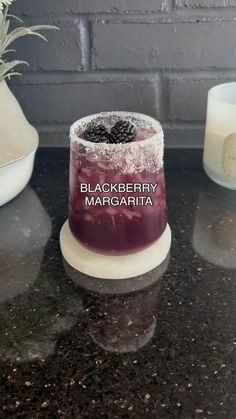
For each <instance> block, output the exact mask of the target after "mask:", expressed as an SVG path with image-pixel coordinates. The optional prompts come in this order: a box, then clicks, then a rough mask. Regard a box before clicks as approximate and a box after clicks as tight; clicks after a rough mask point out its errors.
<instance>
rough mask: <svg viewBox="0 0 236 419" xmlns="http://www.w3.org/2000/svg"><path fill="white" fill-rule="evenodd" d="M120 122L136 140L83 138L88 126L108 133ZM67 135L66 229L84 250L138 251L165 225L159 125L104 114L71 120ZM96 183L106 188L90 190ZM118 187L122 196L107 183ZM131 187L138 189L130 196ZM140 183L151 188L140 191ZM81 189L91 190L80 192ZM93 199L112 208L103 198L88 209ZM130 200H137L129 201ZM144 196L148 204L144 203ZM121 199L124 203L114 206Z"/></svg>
mask: <svg viewBox="0 0 236 419" xmlns="http://www.w3.org/2000/svg"><path fill="white" fill-rule="evenodd" d="M119 120H125V121H129V122H130V123H132V124H133V125H134V126H135V128H136V131H137V136H136V139H135V141H133V142H130V143H126V144H110V143H108V144H106V143H93V142H90V141H87V140H85V139H83V138H82V134H83V132H84V131H85V130H86V129H87V128H89V127H91V126H97V125H99V124H103V125H105V126H106V127H107V129H108V130H109V129H110V127H112V126H113V125H114V124H115V123H116V122H117V121H119ZM70 135H71V157H70V198H69V226H70V230H71V232H72V234H73V236H74V237H75V238H76V239H77V240H78V241H79V242H80V243H81V244H82V245H83V246H84V247H86V248H88V249H89V250H92V251H95V252H97V253H101V254H105V255H126V254H129V253H134V252H138V251H140V250H142V249H145V248H147V247H148V246H150V245H152V244H153V243H154V242H156V241H157V240H158V239H159V238H160V237H161V236H162V234H163V233H164V231H165V229H166V225H167V207H166V188H165V176H164V166H163V149H164V142H163V131H162V127H161V124H160V123H159V122H157V121H156V120H155V119H153V118H151V117H149V116H146V115H143V114H137V113H131V112H104V113H100V114H96V115H92V116H89V117H86V118H82V119H80V120H79V121H77V122H75V123H74V124H73V125H72V127H71V132H70ZM98 184H99V185H106V191H105V192H101V191H96V192H94V190H95V189H96V185H98ZM120 184H124V185H125V186H126V187H125V192H117V190H115V191H110V190H109V189H110V188H109V187H110V185H120ZM128 184H129V185H131V186H130V190H132V191H131V192H129V187H127V185H128ZM134 184H136V185H141V189H140V190H139V189H138V188H139V186H137V189H136V192H134V191H133V185H134ZM144 184H145V185H149V187H150V185H153V187H152V188H151V187H150V189H149V190H148V186H147V189H146V190H144V188H143V185H144ZM81 185H88V186H89V188H90V189H89V190H87V191H84V190H83V188H82V187H81ZM92 197H93V198H94V199H95V200H96V198H97V197H99V198H101V199H103V198H104V197H106V198H109V200H110V202H111V201H112V202H113V205H111V203H108V200H107V201H106V203H105V204H104V205H95V204H94V202H95V201H93V205H92V204H91V202H92V201H91V198H92ZM130 197H132V198H133V197H134V198H138V199H139V202H137V200H135V202H133V201H132V203H130V202H131V201H130V200H128V198H130ZM148 197H149V198H151V201H152V204H145V202H147V201H145V200H146V199H147V198H148ZM112 198H113V200H112ZM121 198H125V203H122V204H121V205H119V204H117V202H120V200H121ZM140 198H141V199H140ZM142 198H143V199H142ZM88 202H90V205H88ZM127 202H128V204H127ZM141 202H142V204H141ZM149 202H150V201H149Z"/></svg>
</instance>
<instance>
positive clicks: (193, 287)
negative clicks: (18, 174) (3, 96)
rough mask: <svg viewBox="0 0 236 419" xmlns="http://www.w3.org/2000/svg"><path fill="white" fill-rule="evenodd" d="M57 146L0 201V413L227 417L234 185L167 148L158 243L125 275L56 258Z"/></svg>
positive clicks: (234, 339)
mask: <svg viewBox="0 0 236 419" xmlns="http://www.w3.org/2000/svg"><path fill="white" fill-rule="evenodd" d="M68 159H69V151H68V150H65V149H41V150H40V151H39V152H38V154H37V159H36V167H35V171H34V175H33V178H32V180H31V182H30V186H28V187H27V188H26V189H25V191H24V192H23V193H22V194H21V195H20V196H18V197H17V198H16V199H15V200H13V201H12V202H10V203H9V204H7V205H5V206H4V207H2V208H0V226H1V235H0V405H1V412H0V418H9V417H10V418H27V419H28V418H29V419H30V418H68V419H74V418H75V419H78V418H92V419H93V418H99V419H103V418H104V419H105V418H109V419H113V418H114V419H115V418H136V419H139V418H145V419H149V418H150V419H159V418H168V419H173V418H184V419H185V418H186V419H191V418H194V419H195V418H196V419H198V418H199V419H201V418H212V419H218V418H219V419H221V418H226V419H235V417H236V378H235V365H236V356H235V352H236V193H235V192H233V191H230V190H227V189H224V188H222V187H220V186H217V185H216V184H214V183H213V182H211V181H210V180H209V179H208V178H207V176H206V175H205V174H204V172H203V170H202V167H201V151H200V150H192V151H190V150H169V151H167V153H166V177H167V188H168V201H169V222H170V225H171V228H172V232H173V243H172V248H171V253H170V256H169V257H168V258H167V259H166V261H165V262H164V263H163V264H162V265H161V267H159V268H158V269H156V270H154V271H153V272H151V273H149V274H147V275H144V276H143V277H139V278H137V280H132V281H128V280H127V281H121V282H119V281H118V282H117V281H116V282H115V283H114V282H113V283H112V284H111V283H110V281H102V280H93V279H91V278H88V277H85V276H84V275H81V274H79V273H76V272H75V271H74V270H73V269H71V268H70V267H69V266H68V265H67V264H66V263H65V262H63V260H62V257H61V252H60V247H59V242H58V237H59V231H60V227H61V226H62V224H63V222H64V220H65V219H66V217H67V202H68Z"/></svg>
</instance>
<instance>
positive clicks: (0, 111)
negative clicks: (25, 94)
mask: <svg viewBox="0 0 236 419" xmlns="http://www.w3.org/2000/svg"><path fill="white" fill-rule="evenodd" d="M13 1H14V0H2V1H1V0H0V184H1V188H0V206H1V205H3V204H5V203H6V202H8V201H10V200H11V199H12V198H14V197H15V196H16V195H18V193H20V192H21V191H22V190H23V189H24V187H25V186H26V185H27V183H28V181H29V179H30V177H31V174H32V170H33V165H34V158H35V153H36V150H37V147H38V141H39V138H38V133H37V131H36V129H35V128H34V127H32V126H31V125H30V124H29V122H28V121H27V120H26V118H25V116H24V113H23V111H22V109H21V107H20V105H19V103H18V102H17V100H16V98H15V97H14V95H13V94H12V92H11V91H10V89H9V87H8V85H7V83H6V79H7V78H8V79H9V78H10V77H12V76H15V75H20V73H19V72H18V71H17V70H16V68H17V66H18V65H20V64H27V63H26V62H25V61H20V60H13V61H8V60H7V58H6V57H7V54H8V53H9V52H12V51H13V50H12V49H11V45H12V43H13V42H14V41H15V40H16V39H18V38H21V37H24V36H28V35H34V36H38V37H40V38H42V39H43V40H46V38H45V37H44V36H43V35H42V34H41V33H40V32H39V31H41V30H44V29H57V28H55V27H53V26H49V25H37V26H31V27H24V26H23V25H22V23H23V22H22V21H21V19H19V18H18V17H15V16H12V15H9V14H8V8H9V5H10V4H11V3H12V2H13ZM10 19H15V20H16V22H17V23H18V24H19V25H18V26H17V27H16V28H13V29H12V30H10V29H9V26H10Z"/></svg>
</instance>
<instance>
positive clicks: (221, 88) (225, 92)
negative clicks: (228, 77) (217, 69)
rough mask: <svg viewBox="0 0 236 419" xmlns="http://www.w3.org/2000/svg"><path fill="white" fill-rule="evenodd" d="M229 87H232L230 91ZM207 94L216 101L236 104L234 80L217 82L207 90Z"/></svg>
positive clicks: (235, 84) (231, 104)
mask: <svg viewBox="0 0 236 419" xmlns="http://www.w3.org/2000/svg"><path fill="white" fill-rule="evenodd" d="M229 88H230V89H232V90H231V91H230V92H229ZM208 95H209V96H210V97H211V98H213V99H214V100H216V101H217V102H221V103H224V104H226V105H230V106H236V82H228V83H221V84H217V85H215V86H213V87H212V88H211V89H210V90H209V91H208Z"/></svg>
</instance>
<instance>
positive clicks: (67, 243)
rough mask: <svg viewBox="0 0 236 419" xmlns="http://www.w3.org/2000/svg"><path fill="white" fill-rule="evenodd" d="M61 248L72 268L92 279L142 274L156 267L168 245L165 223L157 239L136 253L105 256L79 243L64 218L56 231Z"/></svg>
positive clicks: (167, 250)
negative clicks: (60, 226)
mask: <svg viewBox="0 0 236 419" xmlns="http://www.w3.org/2000/svg"><path fill="white" fill-rule="evenodd" d="M60 245H61V251H62V254H63V256H64V258H65V259H66V261H67V262H68V263H69V265H71V266H72V267H73V268H74V269H76V270H77V271H79V272H82V273H84V274H86V275H89V276H93V277H95V278H104V279H105V278H106V279H124V278H132V277H134V276H138V275H142V274H145V273H146V272H149V271H151V270H152V269H154V268H156V267H157V266H159V265H160V264H161V263H162V262H163V260H164V259H165V258H166V256H167V254H168V252H169V250H170V246H171V230H170V226H169V224H167V226H166V229H165V231H164V233H163V234H162V236H161V237H160V239H159V240H158V241H157V242H156V243H154V244H153V245H151V246H150V247H148V248H147V249H144V250H142V251H140V252H137V253H133V254H131V255H124V256H106V255H101V254H99V253H95V252H92V251H91V250H88V249H86V248H85V247H84V246H82V245H81V244H80V243H79V242H78V241H77V240H76V239H75V238H74V236H73V234H72V233H71V231H70V228H69V224H68V220H67V221H66V222H65V224H64V225H63V227H62V229H61V233H60Z"/></svg>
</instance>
